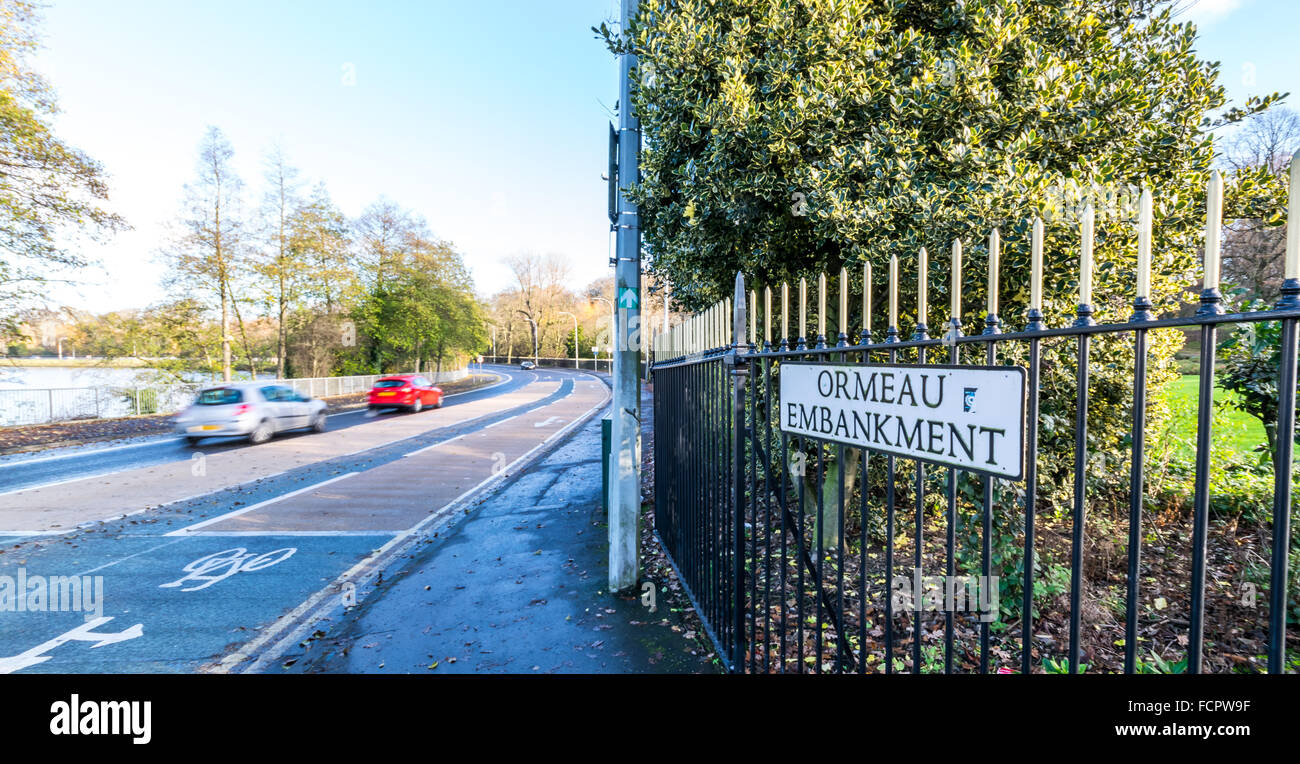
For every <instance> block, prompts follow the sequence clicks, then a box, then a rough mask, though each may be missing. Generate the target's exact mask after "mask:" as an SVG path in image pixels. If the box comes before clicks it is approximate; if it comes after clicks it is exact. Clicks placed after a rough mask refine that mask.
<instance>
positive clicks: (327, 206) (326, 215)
mask: <svg viewBox="0 0 1300 764" xmlns="http://www.w3.org/2000/svg"><path fill="white" fill-rule="evenodd" d="M291 228H292V233H291V242H292V246H293V250H294V255H295V259H297V260H299V261H301V262H302V263H304V264H305V272H304V273H303V279H302V294H303V297H304V298H305V299H306V300H308V301H309V302H311V303H312V304H313V305H315V306H318V307H319V308H321V309H323V310H324V311H325V312H326V313H333V312H335V311H336V310H338V309H339V308H340V306H341V304H342V303H343V302H344V301H346V300H348V299H351V298H352V297H354V296H355V294H356V291H357V282H358V279H357V269H356V267H355V263H354V262H353V257H352V252H351V250H350V248H349V237H350V235H351V232H350V230H349V228H348V221H347V218H346V217H345V216H344V215H343V213H342V212H341V211H340V210H339V209H338V208H337V207H335V206H334V202H333V200H331V199H330V196H329V192H328V191H326V190H325V185H324V184H323V183H321V184H317V185H316V187H315V188H313V189H312V194H311V198H310V199H308V200H307V201H306V202H305V203H303V204H302V205H300V206H299V207H297V208H296V209H295V210H294V212H293V218H292V221H291Z"/></svg>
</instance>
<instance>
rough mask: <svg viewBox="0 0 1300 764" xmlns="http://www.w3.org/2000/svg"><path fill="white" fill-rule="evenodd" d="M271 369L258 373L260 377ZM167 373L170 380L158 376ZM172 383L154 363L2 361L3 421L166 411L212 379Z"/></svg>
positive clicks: (193, 378)
mask: <svg viewBox="0 0 1300 764" xmlns="http://www.w3.org/2000/svg"><path fill="white" fill-rule="evenodd" d="M273 376H274V375H273V374H266V373H263V374H259V375H258V378H259V379H265V378H271V377H273ZM163 379H168V382H162V381H160V380H163ZM186 381H187V382H188V384H186V383H180V384H175V383H170V379H169V378H167V377H160V376H159V375H158V373H157V370H155V369H149V368H138V369H129V368H118V367H111V366H13V365H8V364H5V363H4V362H3V361H0V427H5V426H12V425H22V424H40V423H42V422H49V421H58V420H66V419H90V418H97V417H116V416H128V415H131V414H167V413H171V412H173V411H176V410H178V409H180V408H182V407H184V406H185V405H187V404H188V403H189V402H190V401H191V400H193V398H194V393H195V389H196V388H197V387H198V386H200V385H202V384H205V383H208V382H210V381H212V379H211V377H210V375H207V374H200V373H190V374H187V375H186Z"/></svg>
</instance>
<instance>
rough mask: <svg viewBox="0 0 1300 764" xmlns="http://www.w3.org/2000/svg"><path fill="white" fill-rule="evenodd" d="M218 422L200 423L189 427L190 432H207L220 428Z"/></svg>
mask: <svg viewBox="0 0 1300 764" xmlns="http://www.w3.org/2000/svg"><path fill="white" fill-rule="evenodd" d="M220 429H221V425H219V424H200V425H196V426H194V427H191V428H190V432H207V431H210V430H220Z"/></svg>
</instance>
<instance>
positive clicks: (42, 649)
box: [0, 615, 144, 674]
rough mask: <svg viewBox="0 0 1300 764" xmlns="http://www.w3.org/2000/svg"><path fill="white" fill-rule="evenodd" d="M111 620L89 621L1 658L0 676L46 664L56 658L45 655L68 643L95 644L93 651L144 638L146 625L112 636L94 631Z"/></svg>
mask: <svg viewBox="0 0 1300 764" xmlns="http://www.w3.org/2000/svg"><path fill="white" fill-rule="evenodd" d="M111 620H113V616H111V615H105V616H100V617H99V618H96V619H95V620H93V621H87V622H86V623H83V624H81V625H80V626H77V627H76V628H74V629H69V630H68V631H65V632H63V633H62V634H60V635H59V636H57V637H54V638H53V639H47V640H46V641H44V642H42V643H40V644H39V645H37V646H35V647H33V648H30V649H28V650H24V651H23V652H21V653H18V654H17V655H9V656H3V657H0V674H12V673H13V672H15V671H18V670H20V669H25V668H27V667H29V666H35V665H37V664H38V663H44V662H45V661H48V660H49V659H50V658H53V657H54V656H52V655H45V653H47V652H49V651H50V650H53V649H54V648H56V647H58V646H59V645H62V644H64V643H66V642H94V643H95V644H93V645H91V646H90V647H91V649H94V648H96V647H104V646H105V645H113V644H117V643H118V642H125V641H126V640H128V639H135V638H136V637H141V636H144V625H143V624H139V623H137V624H136V625H134V626H132V627H130V628H128V629H126V630H125V631H119V632H116V633H111V634H110V633H105V632H102V631H95V630H94V629H95V627H96V626H103V625H104V624H106V623H108V622H109V621H111Z"/></svg>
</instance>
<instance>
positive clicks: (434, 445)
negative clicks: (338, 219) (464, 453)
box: [402, 431, 477, 459]
mask: <svg viewBox="0 0 1300 764" xmlns="http://www.w3.org/2000/svg"><path fill="white" fill-rule="evenodd" d="M476 432H477V431H476ZM470 434H472V433H468V432H465V433H461V434H460V435H456V436H454V437H451V438H445V439H443V440H440V441H438V442H437V443H430V444H429V445H427V446H425V447H424V448H417V449H416V450H414V451H411V452H409V453H405V454H402V458H403V459H409V458H411V457H412V456H419V455H420V454H422V453H424V452H425V451H428V450H430V449H433V448H437V447H438V446H445V445H446V444H448V443H453V442H455V441H458V440H460V439H461V438H463V437H465V436H466V435H470Z"/></svg>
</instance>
